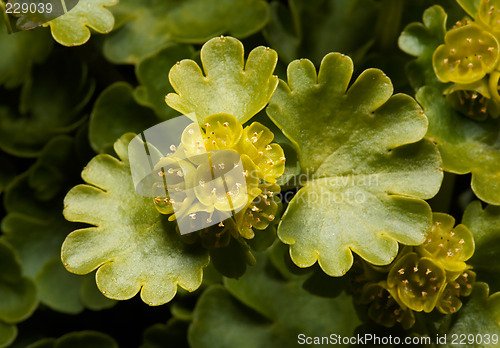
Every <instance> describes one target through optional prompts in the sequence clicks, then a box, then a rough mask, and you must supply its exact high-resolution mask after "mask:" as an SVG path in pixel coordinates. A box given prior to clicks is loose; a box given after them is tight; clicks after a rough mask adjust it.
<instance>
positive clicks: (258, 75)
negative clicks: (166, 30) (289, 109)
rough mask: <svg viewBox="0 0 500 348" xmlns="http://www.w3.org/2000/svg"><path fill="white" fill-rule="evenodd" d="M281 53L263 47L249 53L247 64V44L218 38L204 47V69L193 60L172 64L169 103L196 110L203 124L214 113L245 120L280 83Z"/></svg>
mask: <svg viewBox="0 0 500 348" xmlns="http://www.w3.org/2000/svg"><path fill="white" fill-rule="evenodd" d="M277 60H278V56H277V54H276V52H275V51H273V50H272V49H269V48H266V47H263V46H259V47H257V48H255V49H253V50H252V51H251V52H250V53H249V54H248V59H247V61H246V63H245V61H244V56H243V44H242V43H241V42H240V41H239V40H237V39H235V38H233V37H220V38H214V39H211V40H210V41H208V42H207V43H205V44H204V45H203V47H202V49H201V62H202V64H203V72H202V70H201V68H200V67H199V66H198V64H196V62H194V61H193V60H188V59H186V60H183V61H181V62H178V63H177V64H176V65H174V66H173V67H172V69H171V70H170V73H169V79H170V84H171V85H172V87H173V88H174V90H175V91H176V93H170V94H168V95H167V97H166V99H165V100H166V102H167V104H168V106H170V107H171V108H173V109H175V110H177V111H179V112H181V113H183V114H185V115H188V114H190V113H194V115H195V117H196V119H193V121H198V122H199V123H202V122H203V120H204V119H205V118H206V117H207V116H210V115H213V114H218V113H226V114H231V115H233V116H235V117H236V119H237V120H238V121H239V122H240V123H245V122H246V121H248V120H249V119H250V118H252V116H254V115H255V114H257V113H258V112H259V111H260V110H262V109H263V108H264V106H266V105H267V103H268V102H269V99H270V98H271V96H272V95H273V92H274V90H275V89H276V86H277V84H278V78H277V77H276V76H273V71H274V68H275V67H276V62H277Z"/></svg>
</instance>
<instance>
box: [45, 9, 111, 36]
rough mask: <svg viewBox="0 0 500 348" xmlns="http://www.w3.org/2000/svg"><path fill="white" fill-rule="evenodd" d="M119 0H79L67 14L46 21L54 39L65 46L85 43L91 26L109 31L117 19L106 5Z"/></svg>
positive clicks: (100, 31) (97, 30)
mask: <svg viewBox="0 0 500 348" xmlns="http://www.w3.org/2000/svg"><path fill="white" fill-rule="evenodd" d="M117 3H118V0H79V1H78V4H77V5H76V6H75V7H73V8H72V9H71V11H68V12H67V13H66V14H64V15H62V16H61V17H58V18H56V19H53V20H51V21H50V22H48V23H45V24H44V26H50V29H51V31H52V36H53V37H54V39H55V40H56V41H57V42H59V43H60V44H61V45H64V46H78V45H83V44H84V43H86V42H87V41H88V40H89V39H90V28H92V29H93V30H95V31H96V32H98V33H101V34H104V33H109V32H110V31H111V30H112V29H113V26H114V24H115V19H114V17H113V15H112V14H111V12H110V11H109V10H108V9H106V8H105V7H106V6H113V5H116V4H117Z"/></svg>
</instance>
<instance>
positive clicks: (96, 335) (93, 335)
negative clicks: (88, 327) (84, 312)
mask: <svg viewBox="0 0 500 348" xmlns="http://www.w3.org/2000/svg"><path fill="white" fill-rule="evenodd" d="M89 347H92V348H118V344H117V343H116V342H115V340H114V339H113V338H111V337H110V336H108V335H106V334H104V333H102V332H97V331H79V332H71V333H68V334H66V335H64V336H62V337H61V338H58V339H42V340H40V341H38V342H35V343H33V344H30V345H29V346H28V347H27V348H89Z"/></svg>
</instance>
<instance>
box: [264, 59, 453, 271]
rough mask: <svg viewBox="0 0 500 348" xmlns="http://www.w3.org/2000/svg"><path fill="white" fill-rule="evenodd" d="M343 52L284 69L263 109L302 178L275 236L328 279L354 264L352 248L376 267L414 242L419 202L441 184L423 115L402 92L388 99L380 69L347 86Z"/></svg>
mask: <svg viewBox="0 0 500 348" xmlns="http://www.w3.org/2000/svg"><path fill="white" fill-rule="evenodd" d="M352 71H353V66H352V61H351V59H350V58H348V57H346V56H344V55H341V54H338V53H331V54H328V55H327V56H326V57H325V58H324V59H323V62H322V63H321V67H320V70H319V75H318V76H316V70H315V68H314V65H313V64H312V63H311V62H310V61H309V60H305V59H302V60H297V61H294V62H292V63H291V64H290V65H289V67H288V85H287V84H286V83H285V82H283V81H281V82H280V84H279V86H278V89H277V90H276V92H275V94H274V96H273V97H272V99H271V101H270V103H269V107H268V108H267V112H268V115H269V117H270V118H271V119H272V120H273V121H274V122H275V123H276V124H277V125H278V127H279V128H280V129H282V131H283V133H284V134H285V135H286V136H287V137H288V138H289V139H291V140H292V141H293V142H294V143H295V145H296V147H297V149H298V151H299V155H300V165H301V168H302V170H303V172H305V175H307V177H308V181H307V183H306V184H305V185H304V187H302V188H301V189H300V190H299V191H298V193H297V194H296V195H295V197H294V198H293V199H292V201H291V202H290V204H289V206H288V208H287V210H286V212H285V214H284V215H283V219H282V221H281V223H280V225H279V227H278V236H279V237H280V239H281V240H282V241H283V242H284V243H286V244H289V245H291V246H290V254H291V257H292V259H293V261H294V262H295V263H296V264H297V265H298V266H300V267H309V266H311V265H312V264H314V263H315V262H316V261H317V260H318V261H319V264H320V266H321V268H322V269H323V270H324V271H325V272H326V273H328V274H329V275H333V276H340V275H343V274H345V273H346V272H347V271H348V270H349V268H350V267H351V265H352V262H353V256H352V253H351V251H354V252H356V253H357V254H359V255H360V256H361V257H363V258H364V259H366V260H367V261H369V262H371V263H374V264H377V265H383V264H388V263H390V262H391V261H392V259H393V258H394V257H395V256H396V254H397V251H398V242H400V243H403V244H408V245H416V244H420V243H422V242H423V241H424V238H425V234H426V233H427V231H428V230H429V228H430V226H431V210H430V207H429V206H428V205H427V203H426V202H424V201H423V200H422V199H426V198H430V197H432V196H434V195H435V194H436V192H437V191H438V189H439V186H440V184H441V181H442V177H443V173H442V170H441V160H440V157H439V154H438V152H437V149H436V148H435V146H434V145H433V144H432V143H431V142H429V141H428V140H422V141H419V140H421V139H422V138H423V136H424V135H425V132H426V130H427V119H426V118H425V116H424V115H423V113H422V111H421V109H420V108H419V106H418V105H417V103H416V102H415V101H414V100H413V99H412V98H410V97H409V96H407V95H402V94H398V95H395V96H393V97H391V95H392V90H393V89H392V84H391V81H390V80H389V78H388V77H387V76H385V75H384V74H383V73H382V72H381V71H380V70H377V69H369V70H366V71H365V72H363V73H362V74H361V75H360V76H359V77H358V79H357V80H356V81H355V82H354V84H353V85H352V86H351V87H350V88H349V90H348V91H347V92H346V89H347V86H348V84H349V80H350V79H351V75H352Z"/></svg>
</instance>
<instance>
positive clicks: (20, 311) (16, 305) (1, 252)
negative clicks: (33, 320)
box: [0, 238, 38, 347]
mask: <svg viewBox="0 0 500 348" xmlns="http://www.w3.org/2000/svg"><path fill="white" fill-rule="evenodd" d="M0 269H1V270H2V272H1V273H0V298H1V299H2V300H1V301H0V347H7V346H8V345H9V344H10V342H12V340H13V339H14V338H15V336H16V335H17V329H16V327H15V325H12V324H16V323H18V322H20V321H23V320H25V319H26V318H28V317H29V316H30V315H31V314H32V313H33V312H34V311H35V309H36V307H37V305H38V299H37V295H36V288H35V284H33V282H32V281H30V280H29V279H28V278H26V277H23V276H22V270H21V264H20V261H19V258H18V257H17V255H16V253H15V251H14V249H13V248H12V247H11V246H10V245H9V244H8V243H7V242H6V241H5V240H4V239H3V238H2V239H0Z"/></svg>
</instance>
